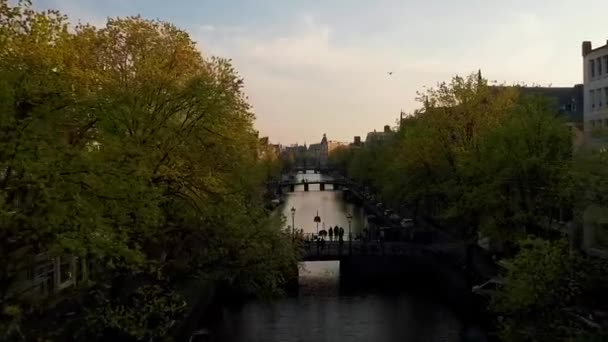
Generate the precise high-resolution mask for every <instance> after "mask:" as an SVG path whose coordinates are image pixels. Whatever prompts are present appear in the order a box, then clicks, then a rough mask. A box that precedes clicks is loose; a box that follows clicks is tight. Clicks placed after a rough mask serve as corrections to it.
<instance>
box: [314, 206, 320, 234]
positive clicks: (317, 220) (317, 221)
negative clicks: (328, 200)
mask: <svg viewBox="0 0 608 342" xmlns="http://www.w3.org/2000/svg"><path fill="white" fill-rule="evenodd" d="M314 221H315V222H316V223H317V236H318V235H319V223H320V222H321V218H320V217H319V211H318V210H317V216H315V220H314Z"/></svg>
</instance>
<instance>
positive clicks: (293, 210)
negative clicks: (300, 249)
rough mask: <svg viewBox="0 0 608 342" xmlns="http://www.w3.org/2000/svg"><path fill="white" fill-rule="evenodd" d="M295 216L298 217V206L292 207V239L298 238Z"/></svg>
mask: <svg viewBox="0 0 608 342" xmlns="http://www.w3.org/2000/svg"><path fill="white" fill-rule="evenodd" d="M295 217H296V208H294V207H291V240H292V241H295V240H296V233H295V229H296V225H295Z"/></svg>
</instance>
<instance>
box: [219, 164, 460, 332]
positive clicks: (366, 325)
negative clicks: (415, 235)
mask: <svg viewBox="0 0 608 342" xmlns="http://www.w3.org/2000/svg"><path fill="white" fill-rule="evenodd" d="M297 179H298V180H302V179H307V180H308V181H311V182H312V181H318V180H327V179H330V178H329V177H328V176H325V175H320V174H313V173H310V172H309V173H307V174H298V175H297ZM326 189H327V188H326ZM295 190H296V191H295V192H293V193H289V194H287V196H286V198H285V203H284V204H283V205H282V206H281V207H279V209H278V210H279V211H282V212H283V214H284V215H285V217H286V218H287V223H286V224H289V225H291V221H292V220H291V212H290V210H291V208H292V207H293V208H295V209H296V211H295V217H294V221H295V226H296V228H297V229H303V230H304V232H305V233H315V232H316V230H317V226H316V223H315V222H314V221H313V220H314V217H315V216H316V215H317V211H318V214H319V217H321V223H320V224H319V229H322V228H323V224H325V227H326V229H329V226H330V225H331V226H336V225H338V226H342V227H343V228H344V229H345V231H346V232H348V220H347V219H346V215H347V213H351V214H352V215H353V221H352V233H353V236H354V235H356V233H358V232H360V231H362V230H363V229H364V228H365V227H366V225H367V222H366V220H365V214H364V212H363V209H362V208H361V207H358V206H356V205H353V204H351V203H346V202H345V201H343V200H342V192H341V191H331V190H329V191H318V185H310V191H309V192H304V191H303V190H304V189H303V187H302V188H298V187H296V189H295ZM301 267H302V269H301V270H300V279H299V283H300V285H299V291H298V294H297V295H293V296H290V297H286V298H283V299H280V300H278V301H273V302H260V301H253V302H248V303H245V304H243V305H241V306H238V307H231V308H225V309H223V310H222V312H221V313H220V314H219V317H216V318H217V321H216V322H214V324H213V325H214V327H213V328H212V329H211V330H212V331H213V335H215V336H216V339H215V341H220V342H245V341H285V342H290V341H293V342H296V341H297V342H299V341H311V342H312V341H314V342H321V341H376V342H384V341H387V342H388V341H460V340H461V336H462V331H463V328H464V327H463V322H462V321H461V320H460V319H459V318H458V316H457V315H456V314H454V313H453V312H452V311H451V310H450V309H449V308H448V307H447V306H446V305H443V304H442V303H440V302H439V301H437V300H435V299H434V298H435V297H436V296H433V295H432V293H431V294H429V293H424V292H419V291H416V290H412V289H406V288H405V287H401V286H388V287H386V286H381V287H378V288H368V287H366V288H357V284H354V285H355V286H352V285H353V284H349V286H348V288H346V287H345V286H344V284H340V278H339V263H338V262H306V263H302V265H301Z"/></svg>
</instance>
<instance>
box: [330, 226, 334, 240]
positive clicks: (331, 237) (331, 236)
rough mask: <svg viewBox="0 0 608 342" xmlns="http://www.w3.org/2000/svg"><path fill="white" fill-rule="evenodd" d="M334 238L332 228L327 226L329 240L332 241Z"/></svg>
mask: <svg viewBox="0 0 608 342" xmlns="http://www.w3.org/2000/svg"><path fill="white" fill-rule="evenodd" d="M333 239H334V230H333V229H331V227H329V240H330V241H332V240H333Z"/></svg>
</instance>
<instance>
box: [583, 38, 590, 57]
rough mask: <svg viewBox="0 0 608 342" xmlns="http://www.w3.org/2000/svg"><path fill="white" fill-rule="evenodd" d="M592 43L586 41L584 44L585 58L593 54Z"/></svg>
mask: <svg viewBox="0 0 608 342" xmlns="http://www.w3.org/2000/svg"><path fill="white" fill-rule="evenodd" d="M591 50H592V48H591V42H590V41H588V40H586V41H584V42H583V57H585V56H587V54H588V53H589V52H591Z"/></svg>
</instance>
